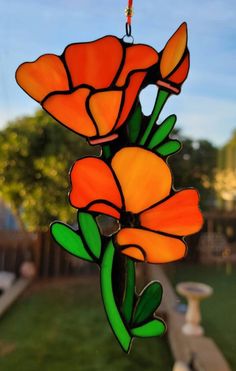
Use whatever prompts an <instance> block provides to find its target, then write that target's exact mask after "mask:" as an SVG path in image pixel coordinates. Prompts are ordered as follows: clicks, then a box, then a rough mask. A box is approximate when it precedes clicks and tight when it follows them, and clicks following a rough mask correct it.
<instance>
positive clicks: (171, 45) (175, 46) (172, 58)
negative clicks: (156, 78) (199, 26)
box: [160, 22, 187, 78]
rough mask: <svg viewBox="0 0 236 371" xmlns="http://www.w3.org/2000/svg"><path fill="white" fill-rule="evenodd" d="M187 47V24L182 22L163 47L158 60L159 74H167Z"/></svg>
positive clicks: (163, 75)
mask: <svg viewBox="0 0 236 371" xmlns="http://www.w3.org/2000/svg"><path fill="white" fill-rule="evenodd" d="M186 47H187V24H186V23H185V22H184V23H182V24H181V26H180V27H179V28H178V30H177V31H176V32H175V33H174V35H173V36H172V37H171V38H170V39H169V41H168V42H167V44H166V46H165V47H164V49H163V53H162V56H161V62H160V71H161V76H162V77H163V78H165V77H166V76H168V75H169V74H170V73H171V72H172V71H173V70H174V69H175V67H176V66H177V65H178V64H179V62H180V61H181V59H182V57H183V55H184V52H185V50H186Z"/></svg>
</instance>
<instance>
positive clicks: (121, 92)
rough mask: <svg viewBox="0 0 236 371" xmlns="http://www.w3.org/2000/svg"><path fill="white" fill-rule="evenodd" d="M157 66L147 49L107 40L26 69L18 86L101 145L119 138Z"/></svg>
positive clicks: (21, 68)
mask: <svg viewBox="0 0 236 371" xmlns="http://www.w3.org/2000/svg"><path fill="white" fill-rule="evenodd" d="M157 61H158V53H157V52H156V51H155V50H154V49H153V48H152V47H150V46H148V45H142V44H136V45H131V44H126V43H124V42H123V41H122V40H120V39H118V38H117V37H115V36H105V37H103V38H101V39H98V40H96V41H92V42H86V43H75V44H71V45H69V46H67V47H66V49H65V50H64V52H63V54H62V55H61V56H57V55H54V54H45V55H43V56H41V57H39V58H38V59H37V60H36V61H34V62H26V63H23V64H22V65H20V66H19V68H18V69H17V71H16V80H17V82H18V84H19V85H20V86H21V88H22V89H23V90H25V91H26V93H28V94H29V95H30V96H31V97H32V98H33V99H35V100H36V101H38V102H39V103H41V105H42V107H43V108H44V109H45V110H46V111H47V112H48V113H49V114H50V115H51V116H53V117H54V118H55V119H56V120H57V121H59V122H60V123H61V124H63V125H65V126H66V127H68V128H69V129H71V130H73V131H74V132H76V133H78V134H80V135H82V136H84V137H87V138H90V142H91V143H93V144H96V143H98V142H100V141H106V140H109V139H112V138H114V136H117V135H116V134H114V133H115V131H116V130H117V129H118V128H119V127H120V126H121V125H123V124H124V123H125V121H126V119H127V117H128V115H129V113H130V111H131V109H132V107H133V105H134V102H135V100H136V97H137V94H138V93H139V91H140V88H141V86H142V84H143V81H144V79H145V77H146V74H147V70H148V68H150V67H151V66H153V65H154V64H156V63H157Z"/></svg>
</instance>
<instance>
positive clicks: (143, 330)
mask: <svg viewBox="0 0 236 371" xmlns="http://www.w3.org/2000/svg"><path fill="white" fill-rule="evenodd" d="M165 330H166V326H165V324H164V322H162V321H161V320H158V319H153V320H152V321H150V322H148V323H145V325H142V326H139V327H135V328H133V329H132V330H131V333H132V335H134V336H138V337H141V338H146V337H152V336H160V335H163V334H164V333H165Z"/></svg>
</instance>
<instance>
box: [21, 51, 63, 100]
mask: <svg viewBox="0 0 236 371" xmlns="http://www.w3.org/2000/svg"><path fill="white" fill-rule="evenodd" d="M16 81H17V83H18V84H19V85H20V87H21V88H22V89H24V90H25V91H26V93H27V94H29V95H30V96H31V97H32V98H33V99H35V100H36V101H38V102H41V101H42V100H43V99H44V98H45V97H46V96H47V95H48V94H49V93H51V92H53V91H59V90H68V89H69V84H68V77H67V74H66V70H65V67H64V65H63V63H62V61H61V59H60V58H59V57H58V56H57V55H53V54H45V55H42V56H41V57H40V58H38V59H37V60H36V61H35V62H26V63H23V64H21V65H20V66H19V67H18V69H17V71H16Z"/></svg>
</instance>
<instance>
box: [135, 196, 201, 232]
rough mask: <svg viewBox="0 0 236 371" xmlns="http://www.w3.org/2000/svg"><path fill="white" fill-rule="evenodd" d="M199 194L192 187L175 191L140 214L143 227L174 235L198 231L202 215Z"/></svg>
mask: <svg viewBox="0 0 236 371" xmlns="http://www.w3.org/2000/svg"><path fill="white" fill-rule="evenodd" d="M198 203H199V196H198V192H197V191H196V190H194V189H187V190H183V191H180V192H177V193H176V194H175V195H174V196H172V197H170V198H169V199H167V200H166V201H164V202H162V203H160V204H159V205H157V206H153V207H152V208H150V209H149V210H147V211H144V212H143V213H142V214H141V215H140V223H141V225H142V226H143V227H145V228H148V229H151V230H153V231H160V232H165V233H169V234H173V235H176V236H187V235H189V234H193V233H196V232H198V231H199V230H200V229H201V228H202V225H203V217H202V214H201V212H200V210H199V207H198Z"/></svg>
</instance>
